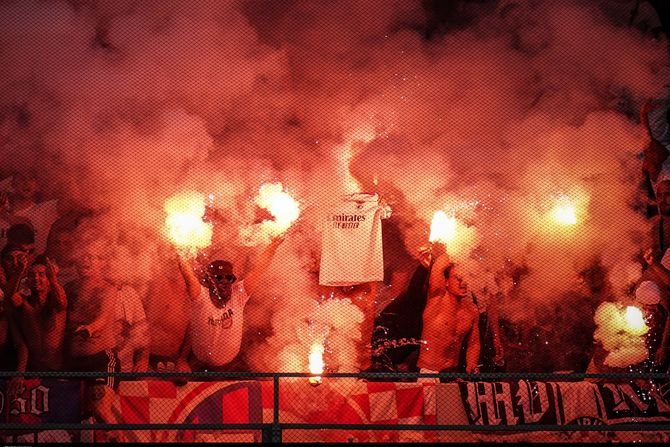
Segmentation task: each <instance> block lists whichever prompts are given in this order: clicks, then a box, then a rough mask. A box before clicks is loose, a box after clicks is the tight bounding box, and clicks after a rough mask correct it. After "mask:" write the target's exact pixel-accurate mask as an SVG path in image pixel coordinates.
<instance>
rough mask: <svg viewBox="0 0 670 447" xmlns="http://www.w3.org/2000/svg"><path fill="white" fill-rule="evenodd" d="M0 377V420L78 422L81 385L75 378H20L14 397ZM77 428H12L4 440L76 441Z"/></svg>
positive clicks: (47, 422)
mask: <svg viewBox="0 0 670 447" xmlns="http://www.w3.org/2000/svg"><path fill="white" fill-rule="evenodd" d="M8 385H9V381H8V380H0V420H1V421H2V422H7V423H11V424H54V423H77V422H80V421H81V415H82V408H81V403H82V401H83V400H82V396H83V394H82V393H83V385H82V384H81V383H80V382H79V381H68V380H59V379H24V380H23V382H22V386H21V388H20V389H19V392H18V394H17V395H16V396H11V397H10V396H9V395H8V393H7V387H8ZM80 434H81V430H74V431H71V432H69V431H65V430H43V431H39V432H30V431H16V430H15V431H12V432H11V433H7V434H5V435H4V441H5V442H12V443H13V442H30V443H33V442H78V441H79V439H80Z"/></svg>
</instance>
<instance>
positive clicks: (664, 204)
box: [656, 180, 670, 216]
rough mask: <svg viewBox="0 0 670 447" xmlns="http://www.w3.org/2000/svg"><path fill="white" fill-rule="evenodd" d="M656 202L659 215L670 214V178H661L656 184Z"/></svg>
mask: <svg viewBox="0 0 670 447" xmlns="http://www.w3.org/2000/svg"><path fill="white" fill-rule="evenodd" d="M656 203H657V204H658V213H659V214H660V215H661V216H670V180H662V181H660V182H658V183H657V184H656Z"/></svg>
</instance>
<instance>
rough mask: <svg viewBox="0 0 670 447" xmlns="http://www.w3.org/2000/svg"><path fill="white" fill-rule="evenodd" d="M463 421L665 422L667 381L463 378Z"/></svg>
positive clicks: (669, 396) (669, 408)
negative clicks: (650, 383) (645, 384)
mask: <svg viewBox="0 0 670 447" xmlns="http://www.w3.org/2000/svg"><path fill="white" fill-rule="evenodd" d="M458 386H459V389H460V394H461V398H462V403H463V406H464V408H465V414H466V415H467V423H469V424H473V425H522V424H542V425H569V424H621V423H626V422H635V423H644V422H668V421H670V393H668V391H669V387H670V385H669V384H664V385H663V386H660V387H658V388H657V387H652V388H650V389H649V390H645V389H642V388H640V387H639V386H637V385H636V384H634V383H619V384H615V383H597V384H596V383H590V382H532V381H525V380H520V381H518V382H462V383H459V384H458Z"/></svg>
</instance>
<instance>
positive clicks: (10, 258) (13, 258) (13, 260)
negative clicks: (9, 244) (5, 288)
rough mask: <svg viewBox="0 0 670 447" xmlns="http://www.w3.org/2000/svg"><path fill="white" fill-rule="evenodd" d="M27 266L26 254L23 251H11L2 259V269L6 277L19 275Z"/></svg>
mask: <svg viewBox="0 0 670 447" xmlns="http://www.w3.org/2000/svg"><path fill="white" fill-rule="evenodd" d="M27 264H28V254H27V253H26V252H25V251H23V250H12V251H10V252H8V253H6V254H5V256H3V258H2V267H3V268H4V269H5V272H6V273H7V274H8V275H13V274H17V273H21V272H22V271H23V269H24V268H25V266H26V265H27Z"/></svg>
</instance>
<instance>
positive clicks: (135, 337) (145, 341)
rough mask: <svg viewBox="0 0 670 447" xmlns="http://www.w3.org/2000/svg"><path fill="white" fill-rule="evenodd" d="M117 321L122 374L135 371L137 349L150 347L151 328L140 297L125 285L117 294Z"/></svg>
mask: <svg viewBox="0 0 670 447" xmlns="http://www.w3.org/2000/svg"><path fill="white" fill-rule="evenodd" d="M117 298H118V299H117V301H116V321H117V322H118V323H119V324H120V325H121V340H120V345H119V346H117V349H118V350H119V361H120V363H121V372H131V371H132V370H133V365H134V360H133V356H134V353H135V351H136V350H137V348H139V347H141V346H145V347H147V348H148V346H149V326H148V323H147V317H146V314H145V312H144V307H143V306H142V299H141V298H140V295H139V294H138V293H137V292H136V291H135V289H133V288H132V287H130V286H127V285H124V286H122V287H121V288H120V289H119V290H118V292H117Z"/></svg>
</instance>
